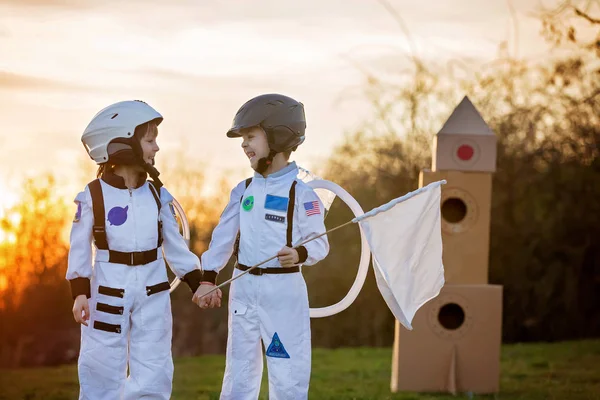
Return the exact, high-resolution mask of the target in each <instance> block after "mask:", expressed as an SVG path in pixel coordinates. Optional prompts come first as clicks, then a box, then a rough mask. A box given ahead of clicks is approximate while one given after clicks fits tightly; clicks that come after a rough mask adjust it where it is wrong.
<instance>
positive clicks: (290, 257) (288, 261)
mask: <svg viewBox="0 0 600 400" xmlns="http://www.w3.org/2000/svg"><path fill="white" fill-rule="evenodd" d="M277 256H278V259H279V263H280V264H281V266H282V267H283V268H290V267H294V266H295V265H296V264H298V261H299V260H300V257H299V256H298V252H297V251H296V249H293V248H291V247H283V248H282V249H281V250H279V253H277Z"/></svg>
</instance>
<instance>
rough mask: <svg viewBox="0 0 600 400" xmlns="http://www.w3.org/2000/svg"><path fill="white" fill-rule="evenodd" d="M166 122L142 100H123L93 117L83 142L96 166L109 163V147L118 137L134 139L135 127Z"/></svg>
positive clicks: (84, 134) (82, 138)
mask: <svg viewBox="0 0 600 400" xmlns="http://www.w3.org/2000/svg"><path fill="white" fill-rule="evenodd" d="M162 120H163V117H162V115H160V114H159V113H158V111H156V110H155V109H154V108H152V107H150V106H149V105H148V104H146V103H144V102H143V101H140V100H129V101H121V102H119V103H115V104H112V105H110V106H108V107H106V108H104V109H103V110H101V111H100V112H99V113H98V114H96V115H95V116H94V118H93V119H92V121H91V122H90V123H89V125H88V126H87V128H85V131H84V132H83V135H82V136H81V141H82V142H83V145H84V146H85V149H86V151H87V152H88V154H89V155H90V157H91V158H92V160H94V161H95V162H96V163H97V164H103V163H105V162H107V161H108V158H109V154H108V145H109V143H110V142H112V141H113V140H114V139H117V138H124V139H127V138H132V137H133V134H134V132H135V128H136V127H137V126H139V125H142V124H145V123H146V122H150V121H155V122H156V125H158V124H160V123H161V122H162Z"/></svg>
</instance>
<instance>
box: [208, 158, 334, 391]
mask: <svg viewBox="0 0 600 400" xmlns="http://www.w3.org/2000/svg"><path fill="white" fill-rule="evenodd" d="M297 175H298V168H297V167H296V164H295V163H290V164H289V165H288V166H287V167H285V168H284V169H282V170H281V171H278V172H276V173H274V174H271V175H269V176H268V177H266V178H264V177H263V176H262V175H260V174H255V175H254V177H253V178H252V182H251V183H250V185H249V186H248V188H246V187H245V182H241V183H240V184H238V185H237V186H236V187H235V188H234V189H233V191H232V193H231V198H230V201H229V204H228V205H227V207H226V208H225V210H224V212H223V214H222V215H221V219H220V221H219V224H218V226H217V227H216V228H215V231H214V232H213V236H212V241H211V243H210V246H209V249H208V250H207V251H206V252H205V253H204V254H202V257H201V258H202V267H203V270H204V278H203V279H204V280H210V279H209V278H210V277H211V272H210V271H214V272H213V273H212V278H213V279H214V280H216V275H217V273H218V271H219V270H220V269H222V268H223V267H224V266H225V264H226V263H227V261H228V260H229V258H230V256H231V254H232V251H233V249H234V243H235V240H236V235H237V233H238V230H239V232H240V242H239V255H238V262H239V264H241V265H242V266H252V265H254V264H257V263H259V262H261V261H263V260H265V259H267V258H269V257H271V256H273V255H275V254H277V252H278V251H279V250H280V249H281V248H282V247H284V246H285V245H286V239H287V227H288V222H289V221H287V207H288V204H289V200H290V199H289V195H290V187H291V185H292V183H293V182H294V181H296V176H297ZM242 196H243V200H242V202H241V203H240V200H241V198H242ZM294 203H295V204H294V212H293V224H292V228H293V229H292V244H293V245H297V244H298V243H299V242H301V241H303V240H305V239H307V238H309V237H311V236H316V235H318V234H320V233H323V232H325V225H324V210H323V204H322V203H321V201H320V200H319V198H318V196H317V194H316V193H315V192H314V191H313V190H312V188H310V187H309V186H307V185H306V184H304V183H303V182H302V181H297V183H296V186H295V198H294ZM328 252H329V243H328V240H327V237H326V236H322V237H320V238H319V239H316V240H313V241H312V242H309V243H307V244H306V245H305V246H304V249H299V250H298V253H299V255H300V263H301V264H304V265H313V264H315V263H317V262H318V261H320V260H322V259H323V258H325V257H326V256H327V254H328ZM260 268H281V265H280V264H279V262H278V260H277V259H274V260H272V261H270V262H268V263H267V264H266V265H263V266H261V267H260ZM239 273H241V271H240V270H239V269H238V268H237V267H236V269H234V275H237V274H239ZM261 340H262V344H263V345H264V349H265V354H266V357H267V368H268V375H269V393H270V398H271V399H294V400H299V399H306V398H307V397H308V386H309V381H310V371H311V335H310V315H309V305H308V293H307V290H306V283H305V282H304V278H303V276H302V273H301V272H295V273H281V274H279V273H278V274H262V275H252V274H250V273H248V274H246V276H243V277H241V278H240V279H238V280H236V281H234V282H233V283H232V285H231V292H230V297H229V331H228V338H227V361H226V367H225V375H224V378H223V387H222V392H221V399H235V400H243V399H257V398H258V394H259V391H260V383H261V377H262V369H263V358H262V357H263V352H262V349H261Z"/></svg>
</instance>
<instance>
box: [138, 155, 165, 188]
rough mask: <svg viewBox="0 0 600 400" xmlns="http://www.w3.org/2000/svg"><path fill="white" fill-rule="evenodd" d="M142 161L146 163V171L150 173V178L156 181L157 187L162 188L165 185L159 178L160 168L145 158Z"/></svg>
mask: <svg viewBox="0 0 600 400" xmlns="http://www.w3.org/2000/svg"><path fill="white" fill-rule="evenodd" d="M142 162H143V163H144V165H143V167H144V171H146V172H147V173H148V175H150V178H152V180H153V181H154V183H155V186H156V187H157V189H160V188H161V187H162V186H163V183H162V182H161V180H160V179H158V176H159V175H160V172H158V170H157V169H156V168H154V165H150V164H148V163H147V162H144V160H143V159H142Z"/></svg>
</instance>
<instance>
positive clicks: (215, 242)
mask: <svg viewBox="0 0 600 400" xmlns="http://www.w3.org/2000/svg"><path fill="white" fill-rule="evenodd" d="M245 188H246V185H245V182H244V181H242V182H240V183H239V184H238V185H237V186H236V187H234V188H233V190H232V191H231V195H230V196H229V203H228V204H227V207H225V210H223V213H222V214H221V218H220V219H219V224H218V225H217V227H216V228H215V230H214V231H213V234H212V239H211V241H210V245H209V246H208V250H206V251H205V252H204V253H203V254H202V257H201V258H202V267H203V277H202V280H203V281H207V282H212V283H216V282H217V275H218V274H219V271H220V270H221V269H223V267H224V266H225V265H226V264H227V261H229V258H230V257H231V253H233V247H234V245H235V240H236V238H237V234H238V231H239V229H240V218H239V215H240V199H241V198H242V196H243V195H244V191H245Z"/></svg>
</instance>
